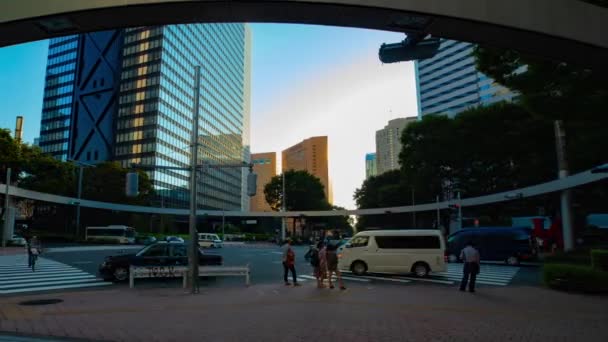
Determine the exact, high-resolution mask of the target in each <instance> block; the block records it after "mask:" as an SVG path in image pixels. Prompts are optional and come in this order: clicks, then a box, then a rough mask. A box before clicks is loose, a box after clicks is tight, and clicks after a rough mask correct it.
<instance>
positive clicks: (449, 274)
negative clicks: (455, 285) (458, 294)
mask: <svg viewBox="0 0 608 342" xmlns="http://www.w3.org/2000/svg"><path fill="white" fill-rule="evenodd" d="M447 266H448V270H447V271H446V272H439V273H432V274H431V278H432V279H440V280H451V281H454V282H460V281H461V280H462V268H463V265H462V264H448V265H447ZM518 271H519V267H515V266H499V265H484V264H482V265H481V269H480V271H479V274H478V275H477V281H476V283H477V284H485V285H496V286H507V285H509V283H511V280H513V278H514V277H515V275H516V274H517V272H518Z"/></svg>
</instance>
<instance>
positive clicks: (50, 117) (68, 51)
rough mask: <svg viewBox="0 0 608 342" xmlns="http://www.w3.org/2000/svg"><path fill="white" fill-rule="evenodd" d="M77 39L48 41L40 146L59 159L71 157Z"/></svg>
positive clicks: (68, 38)
mask: <svg viewBox="0 0 608 342" xmlns="http://www.w3.org/2000/svg"><path fill="white" fill-rule="evenodd" d="M78 43H79V39H78V36H65V37H61V38H53V39H51V40H50V42H49V53H48V55H49V57H48V59H47V65H46V78H45V86H44V101H43V103H42V119H41V122H40V138H39V141H38V142H39V146H40V148H41V149H42V151H43V152H45V153H49V154H52V155H53V156H55V157H56V158H58V159H60V160H66V159H67V157H68V141H69V137H70V123H71V115H72V98H73V97H72V96H73V90H74V75H75V73H76V54H77V50H78Z"/></svg>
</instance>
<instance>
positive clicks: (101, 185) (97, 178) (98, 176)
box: [82, 162, 153, 204]
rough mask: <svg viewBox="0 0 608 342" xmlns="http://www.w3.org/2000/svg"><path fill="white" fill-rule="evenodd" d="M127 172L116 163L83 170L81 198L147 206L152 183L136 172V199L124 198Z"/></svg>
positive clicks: (142, 172) (142, 173)
mask: <svg viewBox="0 0 608 342" xmlns="http://www.w3.org/2000/svg"><path fill="white" fill-rule="evenodd" d="M129 172H130V170H129V169H126V168H123V167H121V166H120V164H119V163H118V162H103V163H100V164H97V165H96V166H95V167H88V168H85V170H84V175H83V182H82V183H83V186H82V197H83V198H86V199H90V200H96V201H102V202H113V203H128V204H149V203H148V202H149V200H150V196H151V195H152V194H153V188H152V181H151V180H150V177H148V174H147V173H146V172H144V171H141V170H138V171H137V173H138V174H139V195H138V196H137V197H136V198H129V197H127V196H126V194H125V182H126V178H127V173H129Z"/></svg>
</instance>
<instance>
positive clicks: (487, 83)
mask: <svg viewBox="0 0 608 342" xmlns="http://www.w3.org/2000/svg"><path fill="white" fill-rule="evenodd" d="M474 49H475V45H474V44H471V43H465V42H458V41H454V40H447V39H441V46H440V48H439V51H438V53H437V54H436V55H435V56H434V57H433V58H429V59H424V60H420V61H417V62H416V87H417V93H418V116H419V117H422V116H424V115H427V114H446V115H448V116H450V117H454V116H455V115H456V114H458V113H460V112H462V111H464V110H466V109H467V108H471V107H475V106H479V105H487V104H491V103H495V102H499V101H511V100H512V99H513V97H514V96H515V95H514V94H513V93H512V92H511V91H510V90H509V89H507V88H505V87H503V86H501V85H499V84H497V83H496V82H494V80H493V79H491V78H489V77H488V76H486V75H484V74H483V73H481V72H479V71H477V68H476V66H475V57H474V56H473V50H474Z"/></svg>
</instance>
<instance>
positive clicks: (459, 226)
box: [458, 191, 462, 230]
mask: <svg viewBox="0 0 608 342" xmlns="http://www.w3.org/2000/svg"><path fill="white" fill-rule="evenodd" d="M458 230H462V205H461V204H460V191H458Z"/></svg>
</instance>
